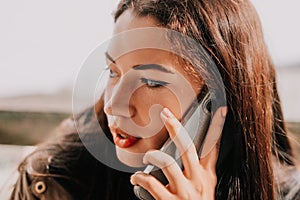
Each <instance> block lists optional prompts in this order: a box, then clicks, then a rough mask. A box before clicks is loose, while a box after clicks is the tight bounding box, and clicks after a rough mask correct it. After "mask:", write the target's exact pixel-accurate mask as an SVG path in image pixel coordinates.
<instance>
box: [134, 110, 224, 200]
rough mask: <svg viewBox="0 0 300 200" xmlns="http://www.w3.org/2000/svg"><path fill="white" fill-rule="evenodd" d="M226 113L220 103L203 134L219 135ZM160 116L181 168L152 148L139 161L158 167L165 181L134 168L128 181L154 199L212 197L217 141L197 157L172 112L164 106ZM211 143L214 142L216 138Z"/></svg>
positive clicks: (172, 159) (169, 157) (181, 199)
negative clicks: (166, 181)
mask: <svg viewBox="0 0 300 200" xmlns="http://www.w3.org/2000/svg"><path fill="white" fill-rule="evenodd" d="M226 113H227V107H221V108H219V109H218V110H217V111H216V113H215V115H214V117H213V119H212V122H211V125H210V127H209V129H208V133H207V134H209V135H217V136H219V135H220V133H221V132H222V128H223V124H224V121H225V116H226ZM161 117H162V119H163V120H164V121H165V126H166V128H167V130H168V132H169V135H170V137H171V139H172V140H173V141H174V143H175V145H176V147H177V148H178V150H179V152H180V155H181V161H182V164H183V166H184V171H182V170H181V169H180V167H179V166H178V164H177V163H176V162H175V160H174V158H172V157H171V156H170V155H168V154H166V153H164V152H161V151H159V150H154V151H153V150H152V151H148V152H147V153H146V154H145V156H144V160H143V161H144V163H145V164H153V165H155V166H157V167H159V168H161V169H162V171H163V173H164V174H165V176H166V177H167V179H168V181H169V184H168V185H167V186H165V185H163V184H162V183H161V182H160V181H158V180H157V179H156V178H155V177H153V176H151V175H149V174H145V173H143V172H136V173H135V174H134V175H132V176H131V180H130V181H131V183H132V184H133V185H140V186H142V187H143V188H144V189H146V190H147V191H148V192H150V193H151V194H152V196H153V197H154V198H155V199H157V200H158V199H172V200H175V199H178V200H183V199H184V200H188V199H193V200H194V199H205V200H208V199H215V187H216V184H217V176H216V162H217V159H218V153H219V149H218V146H219V144H217V145H214V147H213V149H212V150H211V151H210V152H209V154H207V155H206V156H205V157H204V158H202V159H201V160H199V157H198V153H197V151H196V148H195V146H194V145H193V143H192V140H191V138H190V136H189V134H188V133H187V131H186V130H185V129H184V127H183V126H182V125H181V123H180V122H179V121H178V120H177V119H176V118H175V117H174V115H173V114H172V113H171V112H170V111H169V110H168V109H167V108H164V109H163V111H162V113H161ZM215 139H216V140H219V137H215ZM212 143H214V144H215V143H216V141H214V142H212Z"/></svg>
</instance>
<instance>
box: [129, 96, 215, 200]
mask: <svg viewBox="0 0 300 200" xmlns="http://www.w3.org/2000/svg"><path fill="white" fill-rule="evenodd" d="M203 96H204V97H203ZM210 107H211V98H210V94H209V93H206V94H205V95H199V96H198V97H197V100H195V101H194V102H193V104H192V105H191V106H190V107H189V108H188V109H187V111H186V112H185V113H184V115H183V117H182V120H181V123H182V125H183V127H184V128H185V129H186V130H187V132H188V133H189V135H190V137H191V138H192V140H193V142H194V145H195V147H196V149H197V151H198V155H199V158H200V157H201V150H202V147H203V143H204V140H205V136H206V132H207V130H208V127H209V124H210V120H211V109H210ZM160 151H162V152H165V153H167V154H169V155H170V156H172V157H173V158H175V160H176V162H177V164H178V165H179V166H180V167H181V169H183V166H182V163H181V159H180V155H179V151H178V150H177V148H176V146H175V144H174V142H173V141H172V140H171V138H169V139H167V141H166V142H165V143H164V145H163V146H162V147H161V149H160ZM144 173H147V174H151V175H152V176H154V177H155V178H156V179H158V180H159V181H160V182H161V183H163V184H164V185H166V184H168V180H167V178H166V177H165V175H164V173H163V172H162V170H161V169H159V168H158V167H156V166H153V165H147V167H146V168H145V170H144ZM133 190H134V193H135V195H136V196H137V197H138V198H139V199H141V200H154V198H153V197H152V195H151V194H150V193H149V192H148V191H147V190H145V189H144V188H143V187H141V186H134V189H133Z"/></svg>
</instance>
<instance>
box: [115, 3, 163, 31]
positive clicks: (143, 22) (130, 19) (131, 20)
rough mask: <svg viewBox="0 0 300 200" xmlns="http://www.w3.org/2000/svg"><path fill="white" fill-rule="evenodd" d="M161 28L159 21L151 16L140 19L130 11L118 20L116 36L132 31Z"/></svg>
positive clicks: (125, 12)
mask: <svg viewBox="0 0 300 200" xmlns="http://www.w3.org/2000/svg"><path fill="white" fill-rule="evenodd" d="M146 27H159V23H158V21H157V20H156V19H155V18H154V17H151V16H144V17H140V16H137V14H136V13H135V12H134V11H133V10H132V9H128V10H126V11H124V13H122V15H120V16H119V18H118V19H117V21H116V23H115V26H114V32H113V33H114V34H118V33H121V32H124V31H128V30H130V29H136V28H146Z"/></svg>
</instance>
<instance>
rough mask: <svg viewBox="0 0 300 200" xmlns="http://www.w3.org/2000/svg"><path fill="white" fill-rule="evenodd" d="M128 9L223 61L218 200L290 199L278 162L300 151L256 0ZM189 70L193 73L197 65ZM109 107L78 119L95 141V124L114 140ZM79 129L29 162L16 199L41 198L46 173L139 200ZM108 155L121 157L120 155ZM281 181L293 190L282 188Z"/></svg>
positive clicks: (160, 3)
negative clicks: (291, 137) (34, 187)
mask: <svg viewBox="0 0 300 200" xmlns="http://www.w3.org/2000/svg"><path fill="white" fill-rule="evenodd" d="M128 9H132V10H133V12H135V13H136V14H137V16H140V17H143V16H150V17H154V18H155V19H156V20H157V21H158V22H159V23H160V25H161V26H162V27H165V28H169V29H171V30H175V31H178V32H180V33H182V34H184V35H187V36H189V37H191V38H193V39H194V40H196V41H197V42H199V43H200V44H201V45H202V46H203V47H204V48H205V49H206V51H207V52H208V53H209V55H210V57H211V58H212V59H213V60H214V62H215V63H216V64H217V67H218V70H219V72H220V74H221V76H222V79H223V82H224V84H225V88H226V96H227V105H228V114H227V117H226V121H225V125H224V129H223V133H222V138H221V143H220V153H219V158H218V161H217V178H218V180H217V181H218V182H217V186H216V190H215V196H216V199H222V200H223V199H234V200H235V199H240V200H249V199H254V200H257V199H268V200H275V199H277V198H278V196H279V195H282V196H288V195H287V193H288V191H289V189H290V185H289V184H286V183H287V182H288V181H289V180H290V179H289V178H286V177H288V176H290V177H291V176H292V175H291V174H288V173H285V170H281V169H282V168H281V167H278V166H280V165H282V166H283V168H284V169H288V168H290V167H291V168H292V167H293V166H294V163H293V160H292V158H293V156H292V152H291V146H290V144H289V141H288V138H287V130H286V127H285V123H284V119H283V114H282V110H281V103H280V99H279V96H278V92H277V86H276V78H275V77H276V74H275V71H274V67H273V64H272V61H271V59H270V56H269V54H268V51H267V47H266V45H265V42H264V39H263V34H262V29H261V25H260V21H259V19H258V16H257V13H256V12H255V10H254V8H253V6H252V5H251V4H250V2H249V1H248V0H121V2H120V3H119V5H118V8H117V10H116V12H115V20H118V18H119V17H120V16H121V15H122V13H123V12H124V11H126V10H128ZM189 67H191V66H189ZM189 67H186V70H192V68H189ZM103 107H104V101H103V97H102V98H100V100H99V101H98V103H97V104H96V105H95V107H94V108H90V109H88V110H87V111H85V112H83V113H82V114H81V115H78V116H77V117H76V119H75V120H76V121H78V122H79V124H78V126H79V128H80V129H82V131H83V132H84V134H85V135H86V136H88V137H90V138H92V140H93V137H94V138H97V137H98V136H99V135H97V134H98V133H95V129H94V127H96V126H98V125H99V123H100V125H101V127H102V129H103V131H104V132H105V134H106V135H107V136H108V137H110V139H111V134H110V133H109V129H108V127H107V119H106V115H105V113H104V111H103ZM95 113H96V115H94V114H95ZM76 131H77V130H76V129H75V128H74V127H73V128H71V129H70V130H63V131H61V132H64V133H65V134H64V135H63V136H62V137H63V138H62V139H60V140H58V142H57V140H56V141H54V142H51V143H46V144H43V145H42V146H41V147H39V148H38V149H37V150H36V151H35V152H34V153H33V154H31V155H29V156H28V157H27V158H26V159H25V160H24V161H23V162H22V163H21V165H20V167H19V171H20V173H21V176H20V177H19V179H18V182H17V184H16V187H15V189H14V191H13V193H12V197H11V199H20V198H21V197H22V198H23V197H24V198H26V199H36V198H35V197H34V195H33V194H29V192H30V190H29V189H28V188H29V187H30V185H31V184H32V183H33V182H34V181H35V179H41V178H46V179H47V180H48V179H49V178H53V179H55V181H57V182H58V183H59V184H60V185H62V186H64V189H65V190H66V191H67V193H68V194H69V193H70V195H71V196H72V198H70V199H109V200H112V199H135V196H134V194H133V191H132V185H131V184H130V182H129V179H130V174H129V173H125V172H121V171H117V170H114V169H111V168H109V167H107V166H105V165H104V164H102V163H100V162H99V161H97V160H96V159H95V158H94V157H93V156H92V155H90V153H89V152H88V151H87V150H86V148H85V146H84V145H83V144H82V142H81V140H80V138H79V137H78V134H77V132H76ZM102 145H105V144H102ZM35 155H36V156H35ZM107 156H110V158H114V159H117V158H116V156H115V155H111V154H110V155H107ZM49 158H51V159H50V160H49ZM29 160H31V161H32V162H29ZM30 163H35V165H36V167H35V170H36V171H37V172H39V173H37V174H30V173H29V171H28V170H27V168H32V166H29V164H30ZM45 163H46V164H45ZM275 167H276V169H278V170H279V171H281V172H280V173H278V174H279V176H285V179H284V180H283V179H282V180H278V178H277V179H276V178H275V177H276V173H277V171H276V170H275ZM33 168H34V166H33ZM277 177H278V176H277ZM279 179H280V177H279ZM279 184H281V186H282V188H283V189H284V190H285V191H279V190H278V188H279ZM277 186H278V187H277ZM299 188H300V184H299V185H298V189H299ZM296 189H297V188H296ZM296 193H298V195H299V193H300V192H298V191H294V193H293V194H294V195H295V194H296ZM24 194H25V195H24ZM289 195H291V194H289ZM30 196H32V198H31V197H30ZM299 196H300V195H299ZM290 197H291V196H289V197H287V198H288V199H291V198H290ZM58 198H60V197H58Z"/></svg>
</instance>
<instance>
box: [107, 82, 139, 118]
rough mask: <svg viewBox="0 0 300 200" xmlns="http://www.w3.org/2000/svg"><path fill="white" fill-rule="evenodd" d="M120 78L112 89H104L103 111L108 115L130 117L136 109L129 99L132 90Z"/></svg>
mask: <svg viewBox="0 0 300 200" xmlns="http://www.w3.org/2000/svg"><path fill="white" fill-rule="evenodd" d="M129 85H130V84H126V83H124V80H123V81H122V80H120V81H119V82H118V84H116V85H115V86H114V87H113V88H112V89H110V88H107V89H106V91H105V105H104V112H105V113H106V114H108V115H113V116H120V117H127V118H132V117H134V115H135V113H136V109H135V107H134V105H133V104H132V103H130V99H131V98H132V95H133V91H132V88H130V86H129Z"/></svg>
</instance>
